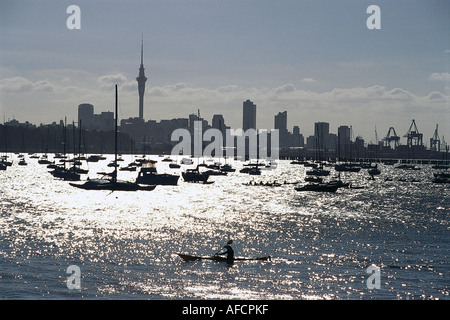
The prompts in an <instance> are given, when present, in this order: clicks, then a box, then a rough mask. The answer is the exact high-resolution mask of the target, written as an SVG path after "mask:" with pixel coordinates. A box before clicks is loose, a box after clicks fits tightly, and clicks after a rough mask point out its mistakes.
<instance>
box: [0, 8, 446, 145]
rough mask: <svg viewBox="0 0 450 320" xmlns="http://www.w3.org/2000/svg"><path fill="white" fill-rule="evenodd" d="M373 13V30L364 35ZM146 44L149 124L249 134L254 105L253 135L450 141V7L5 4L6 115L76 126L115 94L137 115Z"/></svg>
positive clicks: (0, 97)
mask: <svg viewBox="0 0 450 320" xmlns="http://www.w3.org/2000/svg"><path fill="white" fill-rule="evenodd" d="M373 4H375V5H378V6H379V8H380V9H381V19H380V26H381V29H378V30H377V29H374V30H370V29H368V28H367V25H366V21H367V19H368V18H369V17H370V16H371V14H368V13H366V10H367V8H368V7H369V6H370V5H373ZM70 5H77V6H79V8H80V9H81V15H80V16H81V20H80V21H81V29H79V30H76V29H75V30H69V29H68V28H67V25H66V22H67V19H68V18H69V17H70V15H71V14H68V13H67V12H66V10H67V7H68V6H70ZM141 34H143V35H144V65H145V74H146V76H147V77H148V78H149V79H148V81H147V83H146V92H145V104H144V118H145V119H146V120H150V119H152V120H158V121H159V120H161V119H171V118H186V117H188V115H189V114H191V113H197V109H200V113H201V116H202V117H204V118H205V119H207V120H208V121H209V122H211V119H212V116H213V115H214V114H223V116H224V118H225V122H226V124H227V125H230V126H231V127H233V128H240V127H241V126H242V102H243V101H245V100H247V99H250V100H252V101H253V102H254V103H255V104H256V105H257V127H258V128H265V129H271V128H273V126H274V116H275V115H276V114H277V113H278V112H280V111H287V114H288V129H289V130H290V131H292V127H293V126H294V125H298V126H299V127H300V131H301V133H303V134H304V135H305V136H308V135H310V134H312V133H313V130H314V122H317V121H326V122H329V123H330V131H332V132H334V133H336V132H337V127H338V126H340V125H348V126H352V128H353V131H354V134H355V135H361V136H362V137H363V138H364V139H365V140H366V142H370V141H372V142H374V141H375V128H376V129H377V133H378V139H382V138H383V137H384V136H385V135H386V134H387V132H388V130H389V127H394V128H395V130H396V132H397V134H398V135H401V136H403V135H404V134H406V132H407V130H408V128H409V126H410V124H411V121H412V119H415V120H416V123H417V126H418V129H419V131H420V132H421V133H423V134H424V141H425V142H427V143H429V139H430V138H431V136H432V135H433V133H434V130H435V126H436V124H439V135H440V137H441V138H442V136H445V138H446V140H447V141H450V116H449V110H450V84H449V80H450V70H449V57H450V40H449V39H450V1H448V0H442V1H434V0H423V1H415V0H408V1H406V0H405V1H403V0H396V1H380V0H370V1H364V0H359V1H356V0H355V1H347V0H342V1H335V0H329V1H323V0H317V1H312V0H311V1H302V0H291V1H288V0H270V1H268V0H221V1H219V0H202V1H197V0H190V1H188V0H185V1H182V0H164V1H163V0H158V1H149V0H146V1H143V0H142V1H138V0H127V1H117V0H108V1H106V0H105V1H101V0H95V1H94V0H90V1H80V0H71V1H63V0H57V1H56V0H53V1H50V0H49V1H45V0H43V1H31V0H27V1H20V0H1V1H0V114H1V115H2V116H3V118H4V119H6V120H8V119H13V118H15V119H17V120H19V121H20V122H25V121H30V122H31V123H35V124H39V123H44V124H46V123H51V122H53V121H59V120H60V119H64V117H67V119H68V121H72V120H75V121H76V120H77V107H78V105H79V104H81V103H92V104H93V105H94V108H95V113H100V112H103V111H113V106H114V84H115V83H118V84H119V88H120V89H119V99H120V113H119V116H120V117H121V118H128V117H137V116H138V94H137V82H136V79H135V78H136V77H137V76H138V69H139V63H140V45H141ZM2 121H3V119H2ZM402 143H405V139H402Z"/></svg>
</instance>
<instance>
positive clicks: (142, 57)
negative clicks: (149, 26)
mask: <svg viewBox="0 0 450 320" xmlns="http://www.w3.org/2000/svg"><path fill="white" fill-rule="evenodd" d="M143 65H144V34H142V35H141V66H143Z"/></svg>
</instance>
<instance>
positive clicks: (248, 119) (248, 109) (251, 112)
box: [242, 100, 256, 131]
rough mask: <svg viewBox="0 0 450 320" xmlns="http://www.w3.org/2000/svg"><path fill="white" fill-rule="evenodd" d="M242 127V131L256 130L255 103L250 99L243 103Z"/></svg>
mask: <svg viewBox="0 0 450 320" xmlns="http://www.w3.org/2000/svg"><path fill="white" fill-rule="evenodd" d="M242 129H243V130H244V131H247V130H248V129H255V130H256V104H254V103H253V102H251V101H250V100H247V101H244V104H243V116H242Z"/></svg>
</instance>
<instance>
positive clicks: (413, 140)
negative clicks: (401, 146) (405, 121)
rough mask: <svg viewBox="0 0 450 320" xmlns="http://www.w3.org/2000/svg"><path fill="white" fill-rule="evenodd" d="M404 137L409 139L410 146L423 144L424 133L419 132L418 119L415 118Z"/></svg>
mask: <svg viewBox="0 0 450 320" xmlns="http://www.w3.org/2000/svg"><path fill="white" fill-rule="evenodd" d="M404 137H406V139H407V145H408V147H412V146H422V145H423V141H422V139H423V134H421V133H419V129H417V125H416V121H415V120H414V119H413V120H412V123H411V125H410V126H409V129H408V132H407V133H406V134H405V135H404Z"/></svg>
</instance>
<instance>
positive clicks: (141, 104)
mask: <svg viewBox="0 0 450 320" xmlns="http://www.w3.org/2000/svg"><path fill="white" fill-rule="evenodd" d="M144 70H145V68H144V35H142V39H141V65H140V67H139V77H137V78H136V81H137V82H138V92H139V119H141V120H144V92H145V82H146V81H147V78H146V77H145V73H144Z"/></svg>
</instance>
